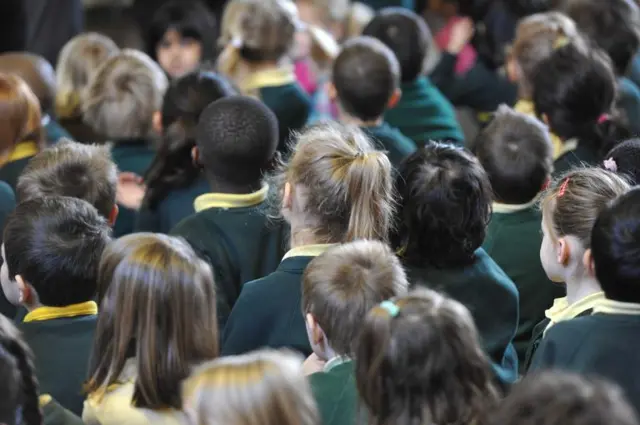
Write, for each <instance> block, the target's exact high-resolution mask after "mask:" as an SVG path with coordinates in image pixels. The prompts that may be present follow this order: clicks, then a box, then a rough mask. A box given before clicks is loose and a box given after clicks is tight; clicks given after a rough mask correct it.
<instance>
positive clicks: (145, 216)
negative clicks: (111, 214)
mask: <svg viewBox="0 0 640 425" xmlns="http://www.w3.org/2000/svg"><path fill="white" fill-rule="evenodd" d="M210 190H211V189H210V187H209V183H208V182H207V180H206V179H205V178H204V177H199V178H198V179H197V180H196V181H194V182H192V183H191V184H190V185H189V186H187V187H180V188H176V189H171V190H170V191H169V192H168V193H167V194H166V195H165V197H164V198H163V199H162V200H160V201H158V203H157V204H156V205H155V206H154V207H153V208H151V207H150V206H149V205H145V204H144V203H143V205H142V207H141V208H140V209H139V210H138V214H137V217H136V225H135V229H134V230H135V231H136V232H152V233H169V232H170V231H171V230H172V229H173V228H174V227H176V226H177V225H178V223H180V222H181V221H182V220H184V219H185V218H187V217H189V216H190V215H193V214H195V212H196V210H195V209H194V207H193V202H194V201H195V200H196V199H197V198H198V197H199V196H200V195H204V194H205V193H207V192H209V191H210Z"/></svg>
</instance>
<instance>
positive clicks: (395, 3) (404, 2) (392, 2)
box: [360, 0, 415, 10]
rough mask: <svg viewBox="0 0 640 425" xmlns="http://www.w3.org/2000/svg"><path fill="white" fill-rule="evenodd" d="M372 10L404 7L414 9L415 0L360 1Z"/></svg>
mask: <svg viewBox="0 0 640 425" xmlns="http://www.w3.org/2000/svg"><path fill="white" fill-rule="evenodd" d="M360 2H361V3H364V4H366V5H367V6H369V7H370V8H372V9H374V10H380V9H383V8H385V7H404V8H407V9H410V10H413V9H414V8H415V0H360Z"/></svg>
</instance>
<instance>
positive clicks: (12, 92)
mask: <svg viewBox="0 0 640 425" xmlns="http://www.w3.org/2000/svg"><path fill="white" fill-rule="evenodd" d="M0 110H1V111H2V114H0V180H1V181H4V182H6V183H8V184H9V186H11V188H12V189H13V190H15V188H16V183H17V182H18V177H19V176H20V173H22V170H23V169H24V167H25V166H26V165H27V162H29V159H30V158H31V157H33V156H34V155H35V154H37V153H38V152H40V150H42V149H44V146H45V140H44V131H43V130H42V114H41V112H40V104H39V103H38V99H37V98H36V96H35V94H33V92H32V91H31V89H30V88H29V86H28V85H27V84H26V83H25V82H24V81H23V80H22V79H21V78H20V77H17V76H14V75H6V74H0Z"/></svg>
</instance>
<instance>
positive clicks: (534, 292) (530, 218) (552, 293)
mask: <svg viewBox="0 0 640 425" xmlns="http://www.w3.org/2000/svg"><path fill="white" fill-rule="evenodd" d="M536 202H537V199H535V200H534V201H533V202H531V203H529V204H525V205H505V204H498V203H494V204H493V215H492V217H491V223H490V224H489V227H488V229H487V236H486V239H485V241H484V244H483V245H482V247H483V248H484V250H485V251H486V252H487V254H489V256H490V257H491V258H492V259H493V261H495V262H496V263H497V264H498V266H500V268H501V269H502V270H503V271H504V272H505V273H506V274H507V276H509V278H511V280H512V281H513V283H515V285H516V287H517V288H518V292H519V294H520V322H519V324H518V332H517V333H516V337H515V338H514V340H513V345H514V347H515V349H516V352H517V353H518V360H519V362H520V364H521V365H523V364H524V359H525V355H526V352H527V347H528V346H529V342H530V341H531V336H532V333H533V328H534V327H535V326H536V325H537V324H538V323H539V322H540V321H541V320H543V319H544V317H545V316H544V312H545V310H547V309H548V308H549V307H551V305H552V304H553V300H555V299H556V298H559V297H562V296H564V287H563V286H561V285H559V284H554V283H553V282H551V281H550V280H549V279H548V278H547V274H546V273H545V271H544V269H543V268H542V263H541V262H540V245H541V244H542V234H541V233H540V222H541V220H542V214H541V212H540V210H539V208H538V207H537V206H536Z"/></svg>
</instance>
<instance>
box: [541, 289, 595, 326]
mask: <svg viewBox="0 0 640 425" xmlns="http://www.w3.org/2000/svg"><path fill="white" fill-rule="evenodd" d="M604 299H605V298H604V292H596V293H595V294H591V295H589V296H587V297H585V298H583V299H581V300H578V301H576V302H575V303H573V304H569V303H568V302H567V297H563V298H556V299H555V300H554V301H553V305H552V306H551V308H550V309H548V310H547V311H545V316H547V318H548V319H549V320H551V323H558V322H562V321H563V320H569V319H573V318H576V317H578V316H579V315H580V314H581V313H584V312H585V311H587V310H589V309H595V307H596V305H599V304H600V303H601V302H602V301H603V300H604Z"/></svg>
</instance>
